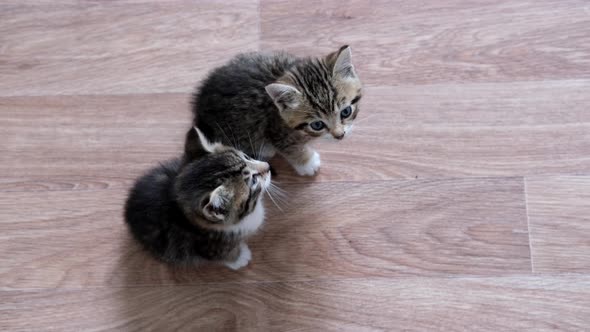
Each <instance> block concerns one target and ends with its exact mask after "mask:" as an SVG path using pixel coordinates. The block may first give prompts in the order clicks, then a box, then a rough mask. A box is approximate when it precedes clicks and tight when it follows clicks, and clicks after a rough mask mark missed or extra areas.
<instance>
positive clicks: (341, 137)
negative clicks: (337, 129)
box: [332, 133, 344, 139]
mask: <svg viewBox="0 0 590 332" xmlns="http://www.w3.org/2000/svg"><path fill="white" fill-rule="evenodd" d="M332 136H334V138H335V139H343V138H344V133H340V134H333V135H332Z"/></svg>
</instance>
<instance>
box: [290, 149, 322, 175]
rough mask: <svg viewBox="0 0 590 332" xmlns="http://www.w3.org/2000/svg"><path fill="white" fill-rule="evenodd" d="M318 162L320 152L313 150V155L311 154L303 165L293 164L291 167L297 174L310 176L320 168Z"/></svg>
mask: <svg viewBox="0 0 590 332" xmlns="http://www.w3.org/2000/svg"><path fill="white" fill-rule="evenodd" d="M320 163H321V161H320V154H319V153H317V152H316V151H314V152H313V156H311V158H310V159H309V161H308V162H307V163H305V164H303V165H293V167H294V168H295V171H296V172H297V174H299V175H308V176H312V175H315V173H317V171H318V170H319V169H320Z"/></svg>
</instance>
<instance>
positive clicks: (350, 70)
mask: <svg viewBox="0 0 590 332" xmlns="http://www.w3.org/2000/svg"><path fill="white" fill-rule="evenodd" d="M332 74H333V75H334V76H341V77H355V76H356V73H355V71H354V66H353V65H352V52H351V49H350V46H348V45H344V46H342V47H341V48H340V50H338V52H337V53H336V60H335V61H334V67H333V69H332Z"/></svg>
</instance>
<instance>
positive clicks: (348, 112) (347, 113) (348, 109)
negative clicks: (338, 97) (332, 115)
mask: <svg viewBox="0 0 590 332" xmlns="http://www.w3.org/2000/svg"><path fill="white" fill-rule="evenodd" d="M351 114H352V107H350V106H348V107H346V108H345V109H343V110H342V111H340V117H341V118H343V119H346V118H348V117H349V116H350V115H351Z"/></svg>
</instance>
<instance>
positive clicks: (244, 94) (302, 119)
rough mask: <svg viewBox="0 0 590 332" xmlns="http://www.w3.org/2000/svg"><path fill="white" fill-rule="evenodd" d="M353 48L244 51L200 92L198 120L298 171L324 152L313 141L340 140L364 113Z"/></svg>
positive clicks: (214, 135) (219, 135)
mask: <svg viewBox="0 0 590 332" xmlns="http://www.w3.org/2000/svg"><path fill="white" fill-rule="evenodd" d="M351 60H352V56H351V51H350V47H348V46H343V47H341V48H340V49H339V50H338V51H337V52H334V53H331V54H329V55H328V56H325V57H319V58H296V57H294V56H291V55H288V54H285V53H276V54H261V53H248V54H241V55H238V56H237V57H235V58H234V59H233V60H231V61H230V62H229V63H228V64H226V65H225V66H222V67H220V68H217V69H215V70H213V72H212V73H211V74H210V75H209V76H208V77H207V78H206V79H205V81H204V82H203V83H202V85H201V86H200V88H199V90H198V91H197V93H196V94H195V96H194V102H193V113H194V115H195V117H194V125H196V126H198V128H199V129H201V131H202V132H203V133H204V134H205V136H207V137H208V138H209V139H212V140H214V141H220V142H223V143H224V144H226V145H233V146H234V147H236V148H238V149H240V150H241V151H244V152H246V153H247V154H248V155H249V156H251V157H253V158H257V159H261V160H268V159H270V158H272V157H273V156H274V154H275V153H277V152H278V153H279V154H280V155H282V156H283V157H284V158H285V159H286V160H287V161H288V162H289V163H290V164H291V165H292V166H293V167H294V168H295V170H296V171H297V173H299V174H300V175H314V174H315V173H316V172H317V171H318V169H319V167H320V157H319V154H318V153H317V152H315V151H314V150H313V149H312V148H311V147H310V146H309V145H308V144H307V143H308V142H309V141H310V140H311V139H313V138H316V137H320V136H323V135H326V134H328V133H329V134H331V135H332V136H333V137H334V138H336V139H342V138H344V136H345V135H346V134H347V133H348V132H350V129H351V128H352V123H353V121H354V119H356V117H357V115H358V113H359V107H358V101H359V100H360V99H361V82H360V80H359V77H358V76H357V74H356V72H355V70H354V66H353V65H352V61H351Z"/></svg>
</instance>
